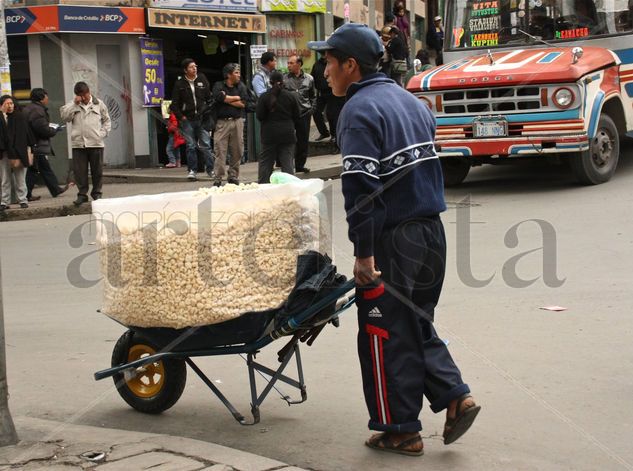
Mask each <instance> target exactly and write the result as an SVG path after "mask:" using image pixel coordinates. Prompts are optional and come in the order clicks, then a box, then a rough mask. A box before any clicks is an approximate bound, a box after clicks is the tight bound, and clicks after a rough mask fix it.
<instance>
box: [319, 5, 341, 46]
mask: <svg viewBox="0 0 633 471" xmlns="http://www.w3.org/2000/svg"><path fill="white" fill-rule="evenodd" d="M335 1H337V0H327V1H326V2H325V15H323V34H324V35H325V36H326V37H327V36H329V35H330V34H332V33H333V32H334V2H335ZM338 1H340V0H338Z"/></svg>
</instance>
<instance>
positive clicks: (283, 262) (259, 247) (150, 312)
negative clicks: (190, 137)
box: [100, 184, 320, 328]
mask: <svg viewBox="0 0 633 471" xmlns="http://www.w3.org/2000/svg"><path fill="white" fill-rule="evenodd" d="M256 188H257V184H249V185H239V186H238V185H225V186H223V187H213V188H201V189H200V190H198V192H196V195H209V194H220V193H230V192H236V191H248V190H252V189H256ZM316 207H317V208H318V205H317V206H316ZM319 218H320V215H319V213H318V209H315V206H314V205H309V206H306V205H304V204H302V201H301V200H300V199H298V198H288V199H284V200H279V201H274V202H272V204H271V205H269V206H267V207H266V208H265V209H261V208H258V209H254V210H252V211H250V212H249V211H245V210H244V209H241V210H240V212H239V214H236V215H235V216H234V217H231V218H230V223H228V224H217V225H213V226H212V227H204V228H202V227H199V228H197V227H187V226H186V225H182V224H181V225H178V224H172V225H170V226H169V227H164V228H163V229H161V230H158V231H156V230H155V229H154V230H153V231H152V228H151V226H145V227H142V228H140V229H136V230H134V229H132V225H131V224H126V225H124V226H125V228H126V230H122V231H120V232H118V233H117V236H116V237H110V238H109V239H108V240H107V243H105V244H104V246H103V247H102V248H103V249H104V250H102V251H101V262H100V263H101V270H102V274H103V275H104V306H103V310H104V312H105V313H106V314H108V315H109V316H111V317H113V318H115V319H117V320H118V321H120V322H121V323H123V324H125V325H129V326H139V327H172V328H183V327H187V326H199V325H206V324H214V323H218V322H222V321H226V320H229V319H233V318H235V317H238V316H239V315H241V314H243V313H245V312H251V311H262V310H265V309H270V308H275V307H278V306H279V305H280V304H281V303H283V302H284V301H285V300H286V298H287V296H288V294H289V293H290V292H291V290H292V288H293V286H294V283H295V273H296V260H297V256H298V255H299V254H300V253H302V252H304V251H305V250H309V249H313V250H314V249H316V248H317V247H318V242H319V237H320V233H319V231H320V220H319Z"/></svg>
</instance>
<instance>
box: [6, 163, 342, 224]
mask: <svg viewBox="0 0 633 471" xmlns="http://www.w3.org/2000/svg"><path fill="white" fill-rule="evenodd" d="M342 171H343V167H342V166H341V165H336V166H332V167H326V168H321V169H315V170H312V171H311V172H310V173H300V174H298V175H297V176H298V177H299V178H301V179H308V178H320V179H322V180H330V179H337V178H339V177H340V175H341V172H342ZM187 181H188V180H187V178H186V177H174V176H169V175H166V176H164V177H157V176H153V175H135V174H120V173H115V171H110V172H107V173H104V175H103V182H104V183H116V184H135V183H183V182H187ZM205 182H206V183H208V184H210V183H211V180H208V179H203V180H199V183H201V184H204V183H205ZM131 189H132V188H131ZM136 194H138V193H134V191H133V189H132V191H131V192H130V194H129V195H128V196H131V195H136ZM91 213H92V204H91V203H90V202H87V203H84V204H82V205H81V206H79V207H77V206H75V205H74V204H73V203H72V202H70V203H61V204H60V205H59V206H44V207H33V206H30V207H28V208H26V209H8V210H5V211H0V222H5V221H7V222H8V221H26V220H29V219H45V218H56V217H65V216H79V215H84V214H91Z"/></svg>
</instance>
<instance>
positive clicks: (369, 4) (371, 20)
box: [367, 0, 376, 29]
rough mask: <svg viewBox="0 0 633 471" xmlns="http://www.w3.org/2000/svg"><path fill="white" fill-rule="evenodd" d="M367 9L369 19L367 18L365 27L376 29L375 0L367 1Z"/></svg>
mask: <svg viewBox="0 0 633 471" xmlns="http://www.w3.org/2000/svg"><path fill="white" fill-rule="evenodd" d="M367 8H368V9H369V18H367V23H368V24H367V26H369V27H370V28H371V29H376V0H367Z"/></svg>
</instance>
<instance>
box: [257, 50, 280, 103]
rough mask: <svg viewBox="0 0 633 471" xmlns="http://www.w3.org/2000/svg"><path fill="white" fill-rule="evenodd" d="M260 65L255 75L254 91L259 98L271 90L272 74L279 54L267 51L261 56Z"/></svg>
mask: <svg viewBox="0 0 633 471" xmlns="http://www.w3.org/2000/svg"><path fill="white" fill-rule="evenodd" d="M259 62H260V64H259V67H258V68H257V72H255V75H253V81H252V85H253V91H254V92H255V95H257V98H259V97H260V96H262V95H263V94H264V93H266V92H267V91H268V90H270V74H271V73H272V72H273V70H275V68H276V67H277V56H275V53H274V52H271V51H266V52H264V53H263V54H262V57H260V58H259Z"/></svg>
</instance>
